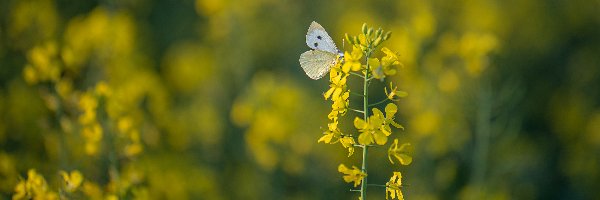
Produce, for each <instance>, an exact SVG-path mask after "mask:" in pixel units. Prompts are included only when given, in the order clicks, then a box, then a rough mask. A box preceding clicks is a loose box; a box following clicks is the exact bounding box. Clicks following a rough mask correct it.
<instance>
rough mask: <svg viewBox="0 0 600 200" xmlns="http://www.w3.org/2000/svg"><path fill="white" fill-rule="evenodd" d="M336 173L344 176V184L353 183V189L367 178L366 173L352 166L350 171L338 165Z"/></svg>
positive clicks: (342, 165)
mask: <svg viewBox="0 0 600 200" xmlns="http://www.w3.org/2000/svg"><path fill="white" fill-rule="evenodd" d="M338 171H339V172H341V173H343V174H345V175H344V181H346V183H350V182H354V187H357V186H359V185H360V183H361V182H362V180H363V178H365V177H366V176H367V174H366V173H364V172H362V171H361V170H360V169H358V167H356V166H352V169H350V168H348V167H346V166H345V165H344V164H340V165H339V166H338Z"/></svg>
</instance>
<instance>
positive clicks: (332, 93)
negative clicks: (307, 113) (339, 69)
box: [323, 73, 348, 101]
mask: <svg viewBox="0 0 600 200" xmlns="http://www.w3.org/2000/svg"><path fill="white" fill-rule="evenodd" d="M347 77H348V74H343V73H339V74H338V75H337V76H335V77H333V78H331V84H329V86H330V88H329V90H327V92H325V94H324V95H323V96H324V97H325V100H327V99H329V98H330V97H331V99H332V100H334V101H335V100H336V99H337V98H338V97H339V96H340V95H341V94H342V93H343V92H344V91H345V90H346V87H347V85H346V80H347Z"/></svg>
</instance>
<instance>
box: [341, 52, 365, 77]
mask: <svg viewBox="0 0 600 200" xmlns="http://www.w3.org/2000/svg"><path fill="white" fill-rule="evenodd" d="M362 56H363V52H362V51H361V50H360V49H359V48H356V46H354V47H352V53H348V52H347V51H346V52H345V53H344V65H342V71H343V72H344V73H348V72H349V71H350V70H352V71H359V70H360V69H361V67H362V64H361V63H360V59H361V58H362Z"/></svg>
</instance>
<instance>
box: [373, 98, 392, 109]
mask: <svg viewBox="0 0 600 200" xmlns="http://www.w3.org/2000/svg"><path fill="white" fill-rule="evenodd" d="M388 100H389V99H388V98H385V99H383V100H381V101H379V102H377V103H374V104H371V105H369V107H372V106H376V105H379V104H382V103H385V102H386V101H388Z"/></svg>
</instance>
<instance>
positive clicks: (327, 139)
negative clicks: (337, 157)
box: [317, 119, 355, 156]
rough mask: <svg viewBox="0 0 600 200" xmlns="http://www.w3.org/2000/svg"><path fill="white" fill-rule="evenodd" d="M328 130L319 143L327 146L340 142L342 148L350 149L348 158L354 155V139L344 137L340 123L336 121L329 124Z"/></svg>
mask: <svg viewBox="0 0 600 200" xmlns="http://www.w3.org/2000/svg"><path fill="white" fill-rule="evenodd" d="M327 126H328V130H327V131H325V132H324V133H323V134H324V135H323V136H322V137H321V138H319V140H318V141H317V142H324V143H326V144H335V143H337V142H340V143H341V144H342V146H343V147H344V148H346V149H348V156H351V155H352V154H353V153H354V146H353V145H354V144H355V142H354V138H352V137H350V136H344V135H343V134H342V133H341V131H340V129H339V128H338V121H337V119H335V120H334V121H333V122H332V123H329V124H328V125H327Z"/></svg>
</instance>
